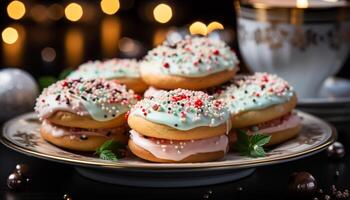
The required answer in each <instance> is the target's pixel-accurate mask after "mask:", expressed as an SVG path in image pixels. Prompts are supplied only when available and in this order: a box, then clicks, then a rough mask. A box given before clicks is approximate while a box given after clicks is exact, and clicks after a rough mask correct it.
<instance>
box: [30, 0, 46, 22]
mask: <svg viewBox="0 0 350 200" xmlns="http://www.w3.org/2000/svg"><path fill="white" fill-rule="evenodd" d="M30 14H31V16H32V18H33V20H34V21H36V22H38V23H41V22H44V21H45V20H46V19H47V15H48V11H47V8H46V6H44V5H41V4H37V5H35V6H33V8H32V9H31V10H30Z"/></svg>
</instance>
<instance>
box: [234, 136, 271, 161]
mask: <svg viewBox="0 0 350 200" xmlns="http://www.w3.org/2000/svg"><path fill="white" fill-rule="evenodd" d="M270 139H271V136H267V135H262V134H254V135H252V136H249V135H248V134H247V133H246V132H245V131H243V130H241V129H237V143H236V149H237V151H238V152H239V153H240V154H242V155H245V156H249V157H254V158H257V157H265V155H266V152H265V150H264V148H263V146H264V145H265V144H267V143H268V142H269V141H270Z"/></svg>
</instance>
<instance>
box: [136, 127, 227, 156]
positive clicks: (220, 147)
mask: <svg viewBox="0 0 350 200" xmlns="http://www.w3.org/2000/svg"><path fill="white" fill-rule="evenodd" d="M130 139H131V140H132V141H133V142H134V143H135V144H136V145H138V146H140V147H141V148H143V149H145V150H147V151H149V152H150V153H152V154H153V155H154V156H155V157H157V158H160V159H166V160H174V161H180V160H183V159H185V158H187V157H188V156H190V155H194V154H198V153H209V152H216V151H223V152H227V150H228V138H227V136H226V135H221V136H216V137H211V138H207V139H201V140H188V141H175V140H163V139H147V138H145V137H143V136H142V135H141V134H139V133H137V132H136V131H134V130H131V131H130Z"/></svg>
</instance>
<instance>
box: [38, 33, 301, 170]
mask: <svg viewBox="0 0 350 200" xmlns="http://www.w3.org/2000/svg"><path fill="white" fill-rule="evenodd" d="M238 64H239V61H238V59H237V56H236V54H235V53H234V52H233V51H232V50H231V49H230V48H229V46H228V45H226V44H225V43H224V42H223V41H220V40H215V39H210V38H207V37H189V36H187V37H185V38H184V39H182V40H180V41H178V42H175V43H169V42H164V43H163V44H161V45H160V46H158V47H156V48H154V49H153V50H150V51H149V52H148V54H147V55H146V56H145V57H144V59H142V60H141V61H140V62H137V61H136V60H133V59H111V60H107V61H103V62H101V61H94V62H92V61H90V62H87V63H85V64H83V65H81V66H80V67H79V68H78V69H77V70H76V71H75V72H73V73H72V74H71V75H70V76H69V77H68V78H67V80H63V81H60V82H58V83H56V84H54V85H52V86H50V87H49V88H47V89H45V90H44V91H43V93H42V94H41V96H40V97H39V98H38V100H37V105H36V111H37V112H38V113H39V117H40V118H41V119H42V121H43V125H42V128H41V134H42V136H43V137H44V139H46V140H48V141H49V142H51V143H53V144H56V145H58V146H60V147H64V148H68V149H74V150H81V151H94V150H96V149H97V148H98V147H99V146H100V145H101V144H102V143H103V142H104V141H106V140H109V139H113V140H117V141H120V142H127V143H128V146H129V149H130V150H131V152H132V153H133V154H134V155H136V156H137V157H139V158H141V159H144V160H147V161H151V162H161V163H164V162H205V161H213V160H218V159H220V158H223V157H224V156H225V154H226V153H227V151H228V149H229V147H230V146H232V145H234V144H235V142H236V130H237V129H243V130H245V131H246V132H247V133H248V134H256V133H259V134H268V135H271V140H270V142H269V143H268V145H276V144H279V143H281V142H284V141H286V140H288V139H290V138H292V137H295V136H297V135H298V133H299V131H300V128H301V125H300V119H299V117H298V116H297V115H296V114H295V113H293V109H294V107H295V106H296V101H297V98H296V94H295V92H294V90H293V88H292V87H291V86H289V85H288V83H287V82H286V81H284V80H283V79H281V78H279V77H277V76H276V75H270V74H266V73H256V74H254V75H236V73H237V71H238ZM101 78H103V79H101ZM125 86H126V87H125ZM147 87H149V89H148V90H147V91H146V92H145V93H144V99H142V100H140V99H139V98H138V97H139V96H137V95H135V94H134V93H133V91H132V90H134V91H135V92H136V93H139V94H141V93H143V92H144V91H145V89H146V88H147ZM127 88H130V89H131V90H128V89H127ZM213 91H215V92H214V93H213ZM209 94H211V95H209ZM137 100H140V101H138V102H137ZM130 108H131V109H130ZM125 113H126V115H125V116H126V117H125V118H124V114H125ZM127 125H128V127H127ZM128 128H131V130H130V131H129V135H127V134H125V132H127V131H126V130H127V129H128Z"/></svg>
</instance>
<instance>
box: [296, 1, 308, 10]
mask: <svg viewBox="0 0 350 200" xmlns="http://www.w3.org/2000/svg"><path fill="white" fill-rule="evenodd" d="M308 6H309V2H308V0H297V8H307V7H308Z"/></svg>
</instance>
